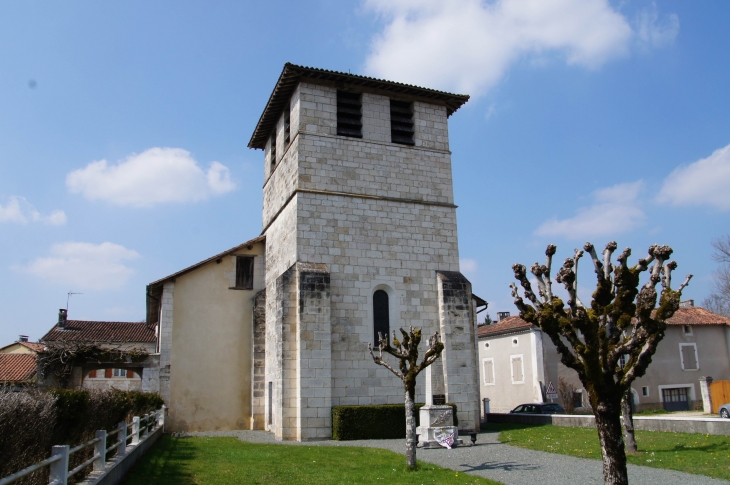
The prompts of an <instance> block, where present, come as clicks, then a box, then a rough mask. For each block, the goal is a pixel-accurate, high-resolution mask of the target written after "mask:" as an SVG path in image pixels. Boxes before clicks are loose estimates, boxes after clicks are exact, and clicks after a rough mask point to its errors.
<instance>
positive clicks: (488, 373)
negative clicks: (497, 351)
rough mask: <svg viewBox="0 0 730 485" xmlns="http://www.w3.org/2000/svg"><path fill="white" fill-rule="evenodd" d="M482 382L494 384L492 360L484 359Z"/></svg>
mask: <svg viewBox="0 0 730 485" xmlns="http://www.w3.org/2000/svg"><path fill="white" fill-rule="evenodd" d="M484 382H485V383H486V384H494V362H493V361H491V360H486V361H484Z"/></svg>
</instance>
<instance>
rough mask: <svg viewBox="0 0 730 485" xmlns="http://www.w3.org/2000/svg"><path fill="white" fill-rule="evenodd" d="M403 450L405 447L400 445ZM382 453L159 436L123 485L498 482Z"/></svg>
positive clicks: (419, 484) (364, 449) (393, 454)
mask: <svg viewBox="0 0 730 485" xmlns="http://www.w3.org/2000/svg"><path fill="white" fill-rule="evenodd" d="M404 446H405V444H404ZM405 460H406V459H405V456H403V455H399V454H396V453H393V452H391V451H387V450H380V449H373V448H355V447H349V446H347V447H333V446H292V445H278V444H275V445H271V444H269V445H263V444H253V443H243V442H241V441H239V440H238V439H236V438H175V437H172V436H169V435H165V436H163V437H162V438H161V439H160V441H159V442H158V443H157V444H156V445H155V446H154V447H153V448H152V449H151V450H150V451H149V452H147V454H146V455H145V456H144V457H143V458H142V459H141V460H140V462H139V463H138V464H137V465H136V466H135V467H134V469H133V470H132V471H131V472H130V474H129V476H128V478H127V480H126V481H125V482H124V483H125V485H138V484H139V485H143V484H144V485H147V484H154V485H158V484H159V485H167V484H169V485H193V484H195V485H198V484H200V485H207V484H221V485H223V484H225V485H229V484H238V483H241V484H247V485H248V484H266V485H276V484H286V485H297V484H322V485H329V484H333V485H334V484H381V485H382V484H386V483H387V484H399V485H400V484H403V485H408V484H417V485H421V484H427V483H440V484H441V483H449V484H451V483H455V484H492V485H496V484H498V482H494V481H491V480H487V479H485V478H480V477H475V476H473V475H467V474H465V473H458V472H455V471H453V470H447V469H444V468H440V467H437V466H435V465H431V464H428V463H421V462H419V467H420V469H419V470H418V471H416V472H410V471H408V470H407V468H406V466H405Z"/></svg>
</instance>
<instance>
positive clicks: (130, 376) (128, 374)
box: [127, 369, 134, 379]
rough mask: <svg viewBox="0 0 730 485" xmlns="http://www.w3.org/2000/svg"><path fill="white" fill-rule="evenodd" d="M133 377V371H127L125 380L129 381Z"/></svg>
mask: <svg viewBox="0 0 730 485" xmlns="http://www.w3.org/2000/svg"><path fill="white" fill-rule="evenodd" d="M133 377H134V371H133V370H132V369H127V379H131V378H133Z"/></svg>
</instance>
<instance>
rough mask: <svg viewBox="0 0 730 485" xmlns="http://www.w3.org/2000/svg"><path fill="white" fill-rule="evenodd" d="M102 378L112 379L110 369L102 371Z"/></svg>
mask: <svg viewBox="0 0 730 485" xmlns="http://www.w3.org/2000/svg"><path fill="white" fill-rule="evenodd" d="M104 377H106V378H107V379H111V378H112V370H111V369H104Z"/></svg>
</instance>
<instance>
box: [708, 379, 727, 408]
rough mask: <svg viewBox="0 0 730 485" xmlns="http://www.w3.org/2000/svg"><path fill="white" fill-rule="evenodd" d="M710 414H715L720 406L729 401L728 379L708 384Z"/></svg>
mask: <svg viewBox="0 0 730 485" xmlns="http://www.w3.org/2000/svg"><path fill="white" fill-rule="evenodd" d="M710 396H712V414H717V412H718V410H719V409H720V406H722V405H723V404H727V403H730V381H715V382H713V383H712V384H710Z"/></svg>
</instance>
